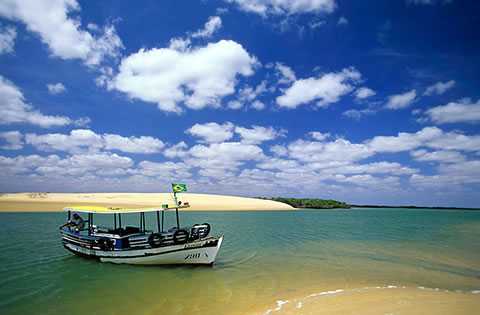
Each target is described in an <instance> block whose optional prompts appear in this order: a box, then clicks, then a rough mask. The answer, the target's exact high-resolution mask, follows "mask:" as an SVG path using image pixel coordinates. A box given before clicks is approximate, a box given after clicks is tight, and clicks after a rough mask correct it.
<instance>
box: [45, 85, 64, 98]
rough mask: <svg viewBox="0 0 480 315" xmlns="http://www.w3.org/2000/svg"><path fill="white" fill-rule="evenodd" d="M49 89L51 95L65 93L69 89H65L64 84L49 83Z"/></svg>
mask: <svg viewBox="0 0 480 315" xmlns="http://www.w3.org/2000/svg"><path fill="white" fill-rule="evenodd" d="M47 88H48V93H50V94H53V95H55V94H60V93H63V92H65V91H66V90H67V89H66V88H65V85H63V83H60V82H58V83H49V84H47Z"/></svg>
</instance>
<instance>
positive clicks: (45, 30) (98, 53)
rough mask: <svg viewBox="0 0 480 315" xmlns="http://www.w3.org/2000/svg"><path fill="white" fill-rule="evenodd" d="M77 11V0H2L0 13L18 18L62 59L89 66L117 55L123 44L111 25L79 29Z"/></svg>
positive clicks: (15, 19)
mask: <svg viewBox="0 0 480 315" xmlns="http://www.w3.org/2000/svg"><path fill="white" fill-rule="evenodd" d="M78 11H80V5H79V4H78V2H77V1H76V0H4V1H2V2H0V16H1V17H3V18H6V19H9V20H13V21H19V22H22V23H24V24H25V25H26V27H27V29H28V30H29V31H31V32H33V33H36V34H38V35H39V36H40V39H41V40H42V42H44V43H45V44H46V45H47V46H48V48H49V49H50V51H51V53H52V54H53V55H54V56H56V57H60V58H62V59H81V60H83V61H84V62H85V63H86V64H88V65H96V64H99V63H100V62H101V61H102V60H103V59H104V58H105V57H107V56H113V57H116V56H117V55H118V51H119V50H120V49H121V48H123V44H122V42H121V40H120V38H119V37H118V35H117V34H116V31H115V28H114V27H113V26H107V27H106V28H105V29H104V33H102V34H100V35H93V34H91V33H89V32H88V31H86V30H82V29H81V25H80V21H79V19H78V18H77V17H72V14H73V13H75V12H78Z"/></svg>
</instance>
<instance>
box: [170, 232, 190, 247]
mask: <svg viewBox="0 0 480 315" xmlns="http://www.w3.org/2000/svg"><path fill="white" fill-rule="evenodd" d="M173 241H174V242H175V244H185V243H186V242H187V241H188V231H187V230H184V229H180V230H176V231H175V233H173Z"/></svg>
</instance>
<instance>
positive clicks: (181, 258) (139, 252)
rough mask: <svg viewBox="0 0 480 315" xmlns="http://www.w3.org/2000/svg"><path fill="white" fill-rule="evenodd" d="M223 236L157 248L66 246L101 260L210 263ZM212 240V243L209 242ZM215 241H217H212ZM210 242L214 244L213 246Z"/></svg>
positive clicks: (139, 263) (130, 262)
mask: <svg viewBox="0 0 480 315" xmlns="http://www.w3.org/2000/svg"><path fill="white" fill-rule="evenodd" d="M222 241H223V236H221V237H219V238H212V237H209V238H207V239H203V240H197V241H195V242H190V243H186V244H181V245H172V246H166V247H157V248H145V249H133V250H118V251H117V250H114V251H103V250H100V249H90V248H85V247H84V246H79V245H75V244H72V243H64V247H65V248H66V249H68V250H70V251H72V252H73V253H75V254H77V255H80V256H86V257H91V258H98V259H99V260H100V261H101V262H110V263H115V264H134V265H178V264H187V265H192V264H194V265H196V264H201V265H209V264H213V263H214V262H215V259H216V258H217V254H218V251H219V250H220V246H221V245H222ZM209 242H210V243H209ZM212 242H215V243H212ZM209 244H214V245H213V246H211V245H209Z"/></svg>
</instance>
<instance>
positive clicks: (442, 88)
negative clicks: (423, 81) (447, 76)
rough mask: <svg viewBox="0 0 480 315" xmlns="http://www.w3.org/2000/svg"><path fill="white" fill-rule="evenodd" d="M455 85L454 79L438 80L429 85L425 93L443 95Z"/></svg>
mask: <svg viewBox="0 0 480 315" xmlns="http://www.w3.org/2000/svg"><path fill="white" fill-rule="evenodd" d="M454 86H455V81H454V80H450V81H447V82H437V83H435V84H433V85H430V86H429V87H427V89H426V90H425V92H424V93H423V95H433V94H436V95H442V94H443V93H445V92H446V91H448V90H450V89H451V88H453V87H454Z"/></svg>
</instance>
